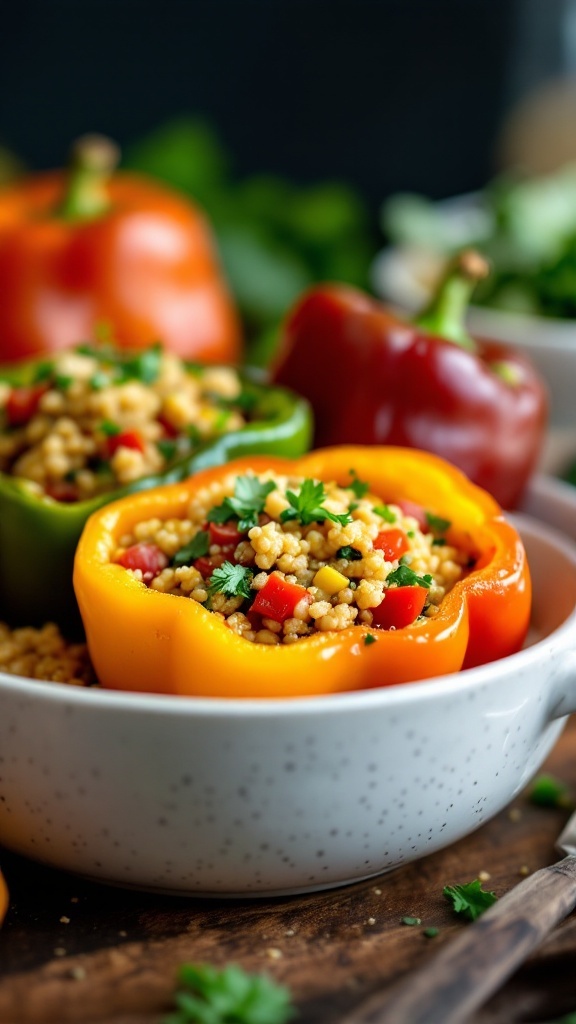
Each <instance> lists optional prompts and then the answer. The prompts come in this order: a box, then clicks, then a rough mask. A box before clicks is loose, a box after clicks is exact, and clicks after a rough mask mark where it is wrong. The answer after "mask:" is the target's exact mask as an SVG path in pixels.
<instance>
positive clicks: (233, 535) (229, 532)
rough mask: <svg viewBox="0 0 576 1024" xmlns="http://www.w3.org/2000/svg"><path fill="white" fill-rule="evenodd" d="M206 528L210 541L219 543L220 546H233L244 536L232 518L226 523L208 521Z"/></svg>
mask: <svg viewBox="0 0 576 1024" xmlns="http://www.w3.org/2000/svg"><path fill="white" fill-rule="evenodd" d="M208 530H209V533H210V543H211V544H219V545H220V547H221V548H235V547H236V545H237V544H239V543H240V541H241V540H242V538H243V537H244V534H242V533H240V531H239V529H238V524H237V523H236V522H235V521H234V519H229V520H228V522H226V523H208Z"/></svg>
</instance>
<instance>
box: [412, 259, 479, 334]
mask: <svg viewBox="0 0 576 1024" xmlns="http://www.w3.org/2000/svg"><path fill="white" fill-rule="evenodd" d="M489 271H490V267H489V264H488V261H487V260H485V259H484V257H483V256H481V255H480V253H478V252H475V251H474V250H473V249H466V250H465V251H463V252H461V253H459V255H458V256H457V257H456V259H455V260H453V261H452V262H451V263H450V264H449V266H448V269H447V271H446V274H445V275H444V278H443V279H442V281H441V282H440V285H439V286H438V289H437V291H436V293H435V295H433V297H432V299H431V301H430V303H429V304H428V306H426V307H425V309H424V310H423V312H422V313H420V315H419V316H417V317H416V318H415V320H414V321H413V322H414V324H415V326H417V327H422V328H423V329H424V330H425V331H427V332H429V333H430V334H434V335H436V336H437V337H439V338H444V339H446V341H453V342H454V343H455V344H456V345H461V346H462V348H466V349H471V350H472V351H475V349H476V345H475V342H474V340H473V339H472V338H471V337H470V335H469V334H468V332H467V330H466V327H465V319H466V311H467V309H468V304H469V302H470V297H471V295H472V292H473V291H474V288H475V287H476V285H477V283H478V281H481V280H482V279H483V278H484V277H486V276H487V275H488V273H489Z"/></svg>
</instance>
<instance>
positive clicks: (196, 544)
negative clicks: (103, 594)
mask: <svg viewBox="0 0 576 1024" xmlns="http://www.w3.org/2000/svg"><path fill="white" fill-rule="evenodd" d="M209 547H210V534H209V533H208V531H207V530H198V533H197V534H195V535H194V537H193V538H192V540H191V541H190V543H189V544H186V546H185V547H183V548H180V551H177V552H176V554H175V555H174V558H173V559H172V565H175V566H179V565H190V564H191V563H192V562H195V561H196V559H197V558H202V556H203V555H207V554H208V548H209Z"/></svg>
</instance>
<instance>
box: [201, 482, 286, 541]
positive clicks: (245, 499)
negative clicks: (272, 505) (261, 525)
mask: <svg viewBox="0 0 576 1024" xmlns="http://www.w3.org/2000/svg"><path fill="white" fill-rule="evenodd" d="M274 487H275V484H274V483H273V482H272V480H266V481H264V482H262V481H260V480H259V479H258V477H257V476H250V475H249V474H247V475H246V476H239V477H237V478H236V481H235V485H234V495H233V496H232V497H229V498H224V501H223V502H222V504H221V505H215V506H214V508H212V509H210V511H209V513H208V516H207V519H208V522H210V523H227V522H228V520H229V519H238V529H239V530H240V532H241V533H243V532H244V531H245V530H251V529H252V527H253V526H257V525H258V516H259V514H260V512H263V511H264V505H265V504H266V498H267V497H268V495H269V494H270V492H271V491H273V490H274Z"/></svg>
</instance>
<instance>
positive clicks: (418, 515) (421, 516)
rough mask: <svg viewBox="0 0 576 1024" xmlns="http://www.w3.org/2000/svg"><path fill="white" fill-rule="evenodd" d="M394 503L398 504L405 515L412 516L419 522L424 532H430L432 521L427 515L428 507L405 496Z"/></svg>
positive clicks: (420, 528)
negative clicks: (430, 521)
mask: <svg viewBox="0 0 576 1024" xmlns="http://www.w3.org/2000/svg"><path fill="white" fill-rule="evenodd" d="M394 505H397V506H398V508H399V509H400V511H401V512H403V513H404V515H405V516H412V518H413V519H415V520H416V522H417V523H418V529H419V530H421V531H422V533H430V523H429V522H428V517H427V515H426V509H425V508H424V506H423V505H418V504H417V502H415V501H408V500H407V499H405V498H400V499H399V500H398V501H394Z"/></svg>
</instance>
